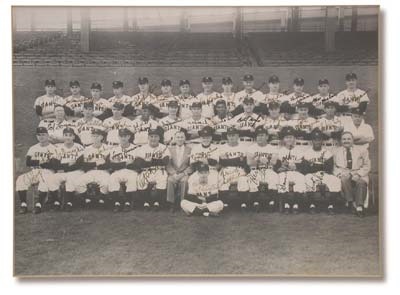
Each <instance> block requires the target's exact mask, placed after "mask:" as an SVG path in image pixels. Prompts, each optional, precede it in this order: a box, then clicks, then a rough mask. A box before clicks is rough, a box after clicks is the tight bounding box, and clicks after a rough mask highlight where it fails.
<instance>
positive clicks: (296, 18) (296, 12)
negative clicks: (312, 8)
mask: <svg viewBox="0 0 400 295" xmlns="http://www.w3.org/2000/svg"><path fill="white" fill-rule="evenodd" d="M298 31H300V8H299V7H297V6H296V7H293V18H292V32H298Z"/></svg>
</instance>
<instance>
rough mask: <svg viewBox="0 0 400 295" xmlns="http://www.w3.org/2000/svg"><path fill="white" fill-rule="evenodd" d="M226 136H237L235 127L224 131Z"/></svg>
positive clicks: (237, 132)
mask: <svg viewBox="0 0 400 295" xmlns="http://www.w3.org/2000/svg"><path fill="white" fill-rule="evenodd" d="M226 134H227V135H229V134H239V130H237V129H236V128H235V127H233V126H231V127H229V128H228V129H227V130H226Z"/></svg>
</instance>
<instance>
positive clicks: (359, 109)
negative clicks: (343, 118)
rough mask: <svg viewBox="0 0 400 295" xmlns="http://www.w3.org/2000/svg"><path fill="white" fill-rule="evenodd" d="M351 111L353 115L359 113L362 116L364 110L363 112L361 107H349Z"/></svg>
mask: <svg viewBox="0 0 400 295" xmlns="http://www.w3.org/2000/svg"><path fill="white" fill-rule="evenodd" d="M351 113H352V114H355V115H360V116H364V115H365V112H364V110H362V109H361V108H359V107H358V108H352V109H351Z"/></svg>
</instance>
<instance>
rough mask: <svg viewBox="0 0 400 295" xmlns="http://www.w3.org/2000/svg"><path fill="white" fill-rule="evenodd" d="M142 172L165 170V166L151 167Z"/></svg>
mask: <svg viewBox="0 0 400 295" xmlns="http://www.w3.org/2000/svg"><path fill="white" fill-rule="evenodd" d="M143 170H146V171H154V170H165V166H151V167H146V168H143Z"/></svg>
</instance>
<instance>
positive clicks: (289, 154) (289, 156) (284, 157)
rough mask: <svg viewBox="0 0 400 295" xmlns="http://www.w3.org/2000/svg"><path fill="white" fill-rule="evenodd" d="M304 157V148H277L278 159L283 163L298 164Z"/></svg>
mask: <svg viewBox="0 0 400 295" xmlns="http://www.w3.org/2000/svg"><path fill="white" fill-rule="evenodd" d="M303 157H304V149H302V148H300V147H298V146H295V147H293V148H292V149H288V148H287V147H285V146H283V147H281V148H280V149H279V150H278V160H280V161H281V162H282V165H285V164H284V163H294V164H298V163H300V162H301V161H302V159H303Z"/></svg>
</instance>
